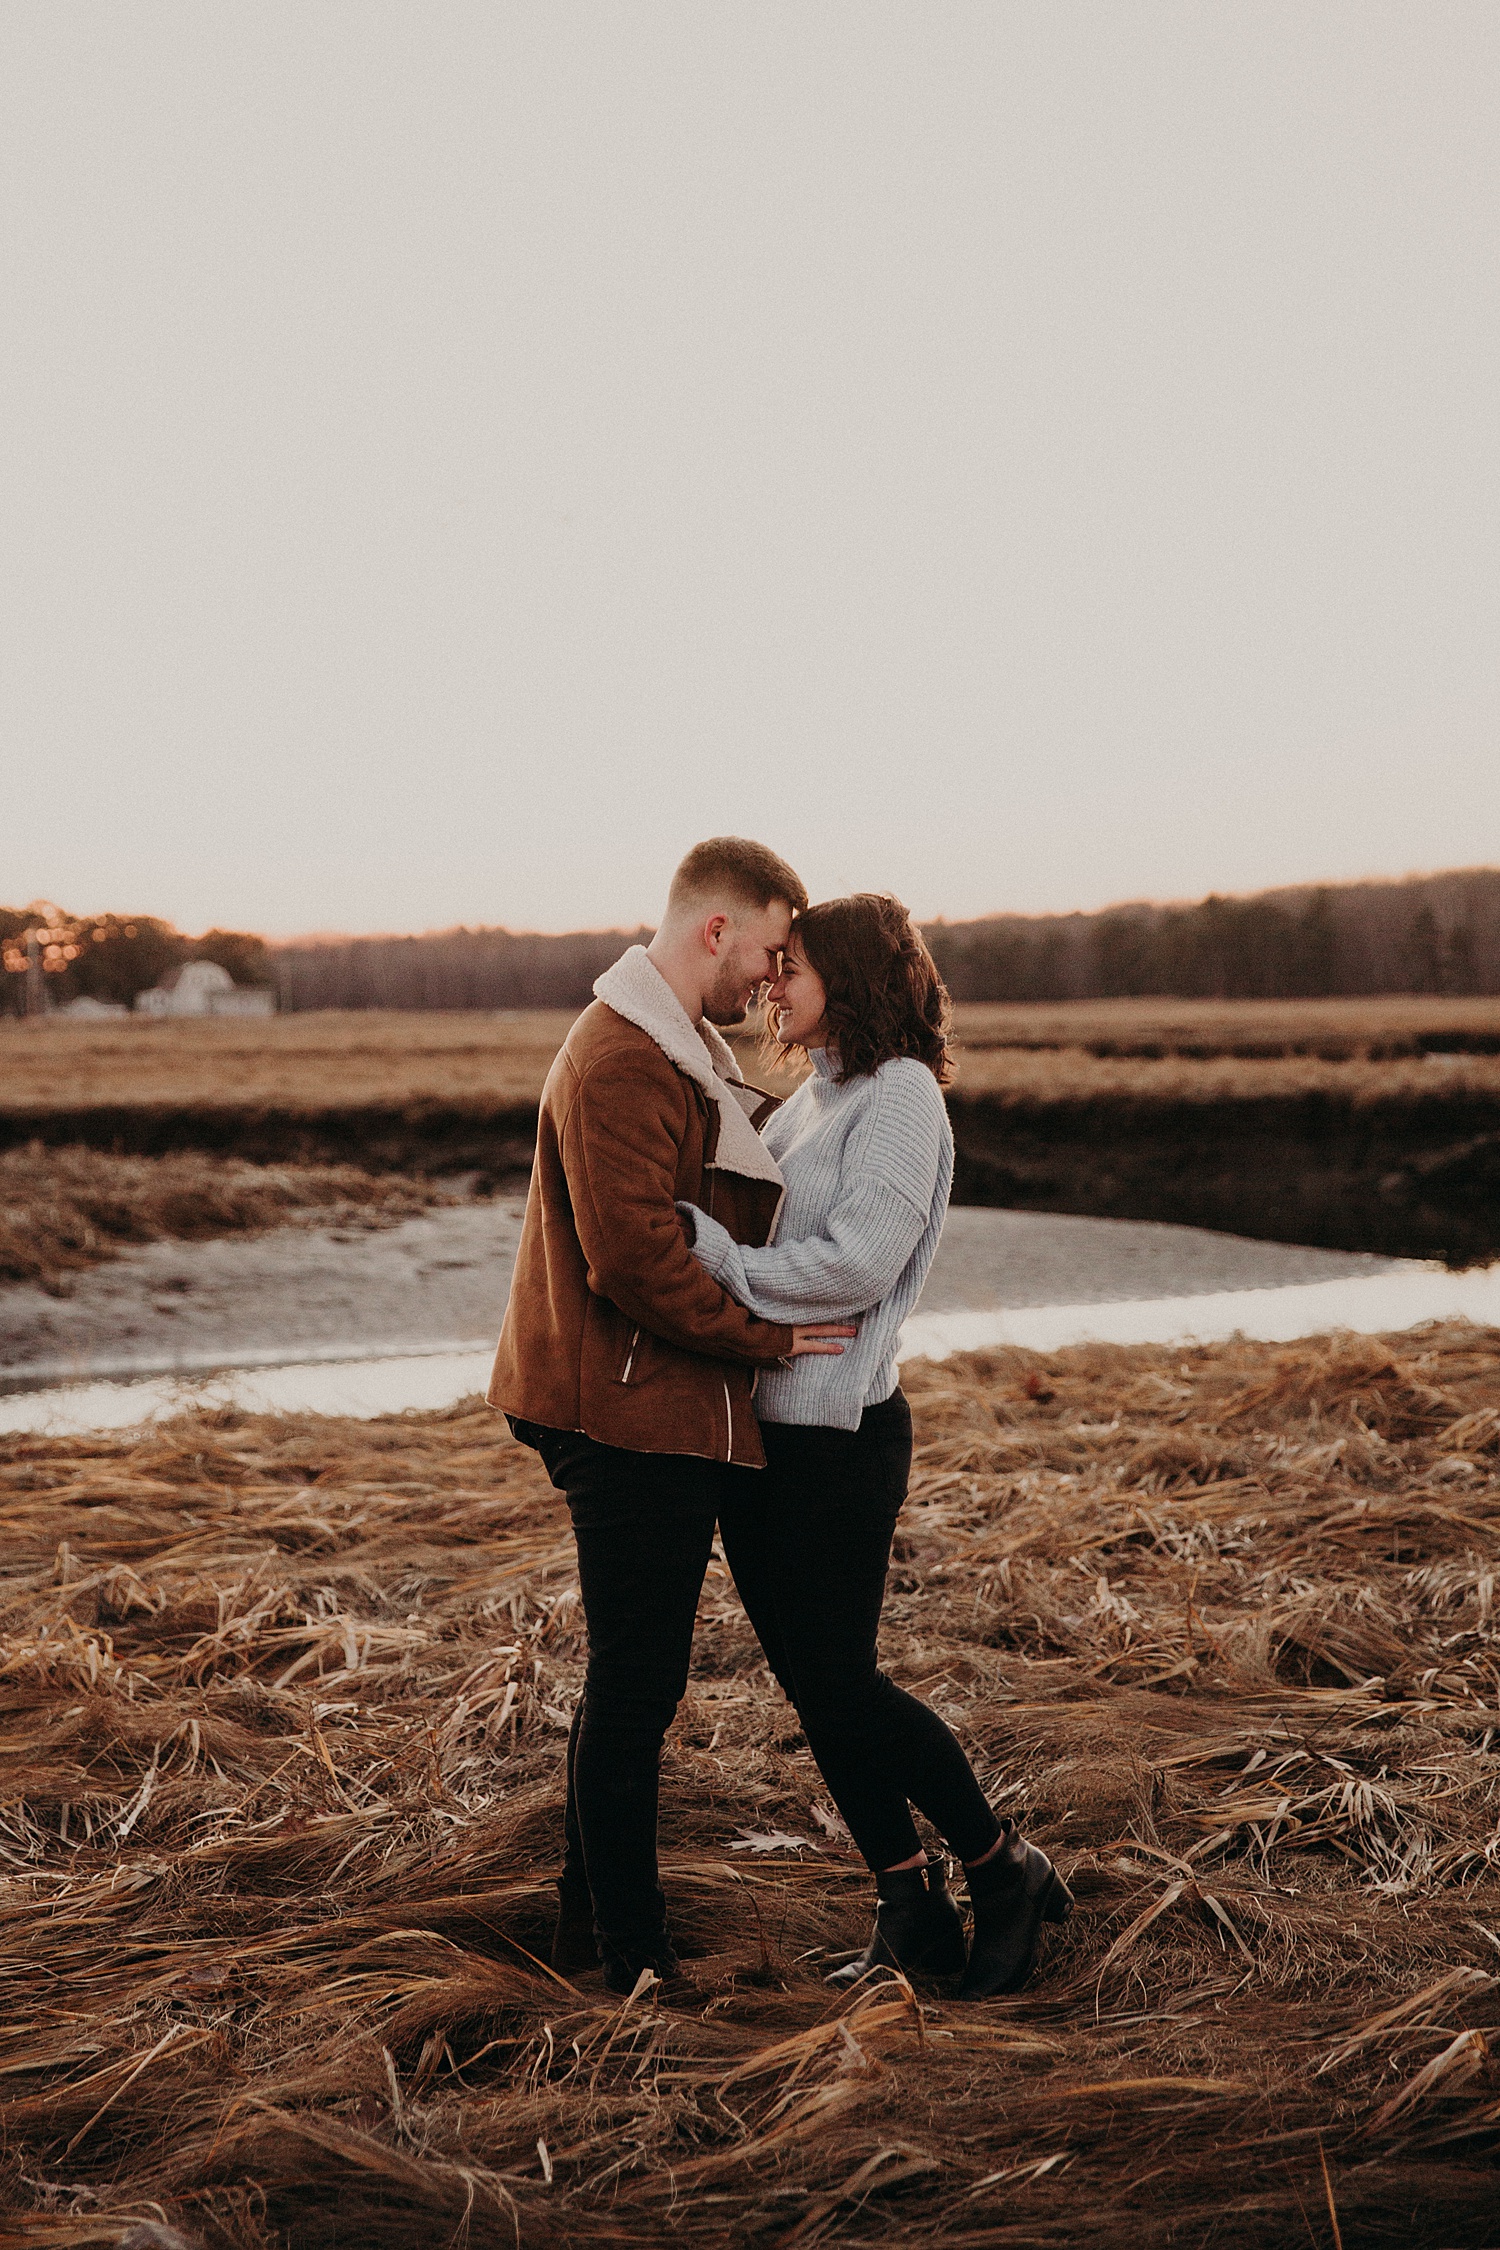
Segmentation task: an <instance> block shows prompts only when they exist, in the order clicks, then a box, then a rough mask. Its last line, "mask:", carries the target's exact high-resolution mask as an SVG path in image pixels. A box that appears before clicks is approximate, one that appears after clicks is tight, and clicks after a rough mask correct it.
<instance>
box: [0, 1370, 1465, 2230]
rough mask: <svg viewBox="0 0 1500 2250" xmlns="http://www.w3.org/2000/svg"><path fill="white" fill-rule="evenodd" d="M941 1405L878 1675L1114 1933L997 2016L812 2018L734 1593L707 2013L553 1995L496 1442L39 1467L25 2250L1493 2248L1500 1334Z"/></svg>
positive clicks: (936, 1995) (699, 1685)
mask: <svg viewBox="0 0 1500 2250" xmlns="http://www.w3.org/2000/svg"><path fill="white" fill-rule="evenodd" d="M907 1379H908V1388H909V1389H910V1390H911V1392H912V1395H913V1402H914V1407H915V1413H916V1422H917V1460H916V1474H915V1480H914V1485H913V1493H912V1499H911V1501H910V1503H909V1505H908V1508H907V1511H906V1513H905V1516H904V1518H903V1522H902V1526H901V1532H900V1536H899V1540H898V1547H897V1555H896V1561H895V1566H894V1570H893V1578H892V1589H891V1599H890V1608H889V1613H888V1620H889V1630H888V1633H887V1635H886V1642H885V1650H886V1660H887V1662H888V1663H889V1664H890V1666H891V1668H892V1669H893V1671H894V1672H895V1674H896V1675H897V1677H899V1678H901V1679H902V1680H904V1681H907V1682H909V1683H911V1684H913V1685H920V1686H921V1687H922V1688H923V1690H924V1692H926V1693H927V1694H928V1695H930V1696H931V1697H933V1698H934V1700H935V1701H936V1703H937V1704H938V1707H939V1708H940V1709H941V1710H942V1711H943V1712H944V1714H945V1715H946V1716H947V1717H948V1718H949V1719H950V1720H951V1722H952V1723H953V1724H954V1725H955V1726H956V1727H957V1728H958V1730H959V1731H960V1733H961V1735H962V1736H963V1739H964V1740H965V1742H966V1744H967V1745H968V1746H969V1748H970V1750H971V1752H972V1754H973V1755H974V1756H975V1758H976V1760H977V1762H978V1764H979V1768H980V1771H981V1773H982V1776H983V1778H984V1781H985V1784H986V1787H987V1788H988V1789H989V1790H990V1791H991V1793H992V1795H993V1797H994V1800H995V1802H996V1803H997V1804H998V1805H1000V1806H1001V1807H1003V1808H1004V1809H1005V1810H1006V1811H1009V1812H1012V1813H1014V1814H1016V1815H1017V1816H1018V1817H1019V1818H1020V1819H1021V1820H1022V1821H1023V1823H1024V1824H1025V1826H1026V1828H1027V1829H1028V1831H1029V1832H1030V1833H1032V1834H1033V1835H1035V1836H1036V1837H1037V1839H1038V1840H1039V1841H1040V1842H1042V1843H1043V1844H1044V1845H1045V1847H1046V1848H1047V1849H1048V1850H1049V1851H1051V1852H1052V1853H1054V1854H1055V1855H1056V1856H1057V1858H1058V1860H1059V1862H1060V1864H1061V1865H1062V1867H1063V1869H1064V1870H1065V1872H1066V1873H1067V1875H1068V1877H1069V1880H1070V1881H1071V1882H1072V1884H1073V1887H1074V1889H1075V1891H1076V1893H1077V1896H1078V1901H1079V1905H1078V1911H1077V1913H1076V1914H1075V1916H1074V1918H1073V1920H1072V1921H1071V1922H1070V1923H1069V1924H1068V1925H1066V1927H1064V1928H1063V1929H1062V1930H1060V1931H1058V1932H1055V1933H1052V1935H1051V1936H1050V1937H1049V1940H1048V1950H1047V1952H1046V1954H1045V1956H1044V1960H1043V1965H1042V1970H1041V1973H1040V1975H1039V1976H1038V1978H1037V1979H1036V1981H1035V1983H1034V1985H1033V1987H1032V1989H1031V1990H1030V1991H1028V1992H1027V1993H1025V1994H1023V1995H1021V1996H1019V1997H1018V1998H1016V1999H1013V2000H1009V2001H1002V2002H994V2003H989V2004H986V2005H981V2006H977V2007H967V2008H964V2007H960V2006H959V2005H958V2004H957V2003H956V2002H955V2001H953V2000H952V1999H951V1997H950V1996H949V1995H948V1994H946V1993H945V1992H943V1991H942V1990H940V1989H929V1988H925V1987H924V1988H922V1989H920V1990H918V1991H916V1992H913V1991H912V1990H910V1989H909V1988H907V1987H906V1986H905V1985H904V1984H902V1983H901V1982H899V1981H897V1980H891V1981H889V1982H885V1983H880V1982H878V1981H877V1982H876V1983H875V1984H874V1985H873V1986H872V1987H870V1988H868V1989H866V1990H865V1991H863V1992H862V1993H860V1994H858V1995H856V1996H855V1997H853V1998H852V1999H851V1998H848V1997H845V1996H834V1995H833V1994H831V1993H830V1992H829V1990H828V1988H827V1987H826V1986H825V1985H824V1984H823V1982H822V1975H823V1972H824V1971H825V1969H826V1968H827V1967H828V1966H829V1965H830V1963H831V1962H832V1961H834V1960H836V1959H837V1958H839V1956H840V1955H841V1953H843V1952H844V1951H845V1950H847V1949H849V1948H851V1947H853V1946H855V1945H856V1944H857V1943H858V1942H860V1940H861V1939H862V1937H863V1935H864V1930H865V1926H866V1914H867V1899H868V1882H867V1879H866V1877H865V1876H864V1873H863V1871H862V1869H861V1868H860V1866H859V1864H858V1862H857V1861H856V1860H855V1859H854V1857H853V1856H852V1854H851V1853H850V1851H849V1849H848V1847H847V1845H846V1844H845V1843H844V1841H843V1840H842V1839H841V1838H840V1836H839V1835H838V1833H837V1828H836V1824H834V1823H832V1822H831V1820H830V1817H829V1814H828V1809H827V1805H826V1799H825V1797H824V1795H823V1792H822V1789H821V1785H820V1782H819V1778H818V1776H817V1773H816V1770H815V1769H814V1767H813V1766H812V1765H811V1763H810V1761H809V1759H808V1757H807V1754H806V1752H805V1750H804V1749H803V1748H802V1746H801V1741H800V1736H799V1733H798V1730H797V1727H796V1724H795V1721H794V1719H793V1718H792V1716H791V1714H790V1712H789V1711H788V1710H787V1709H786V1708H785V1706H783V1705H782V1704H780V1703H779V1701H778V1700H777V1699H776V1698H775V1695H774V1691H773V1690H772V1689H771V1687H770V1686H769V1684H768V1681H767V1678H766V1674H765V1672H764V1669H763V1667H762V1665H761V1663H760V1659H759V1652H758V1649H757V1647H756V1644H755V1642H754V1640H753V1638H752V1636H751V1634H750V1632H749V1628H748V1626H747V1625H746V1623H745V1620H744V1617H743V1614H742V1613H741V1611H740V1609H739V1606H738V1603H737V1601H736V1599H735V1597H734V1595H733V1592H732V1588H731V1587H730V1585H729V1583H728V1581H727V1580H726V1579H725V1577H724V1576H723V1574H722V1572H721V1571H717V1570H716V1572H715V1574H714V1575H713V1576H712V1577H711V1579H710V1583H709V1587H708V1590H707V1593H706V1595H705V1601H704V1608H703V1613H702V1616H701V1620H700V1634H699V1643H698V1651H697V1658H696V1661H695V1667H694V1676H693V1679H692V1682H691V1685H690V1688H689V1693H688V1696H687V1699H686V1702H685V1704H684V1706H683V1709H682V1712H681V1714H680V1716H679V1720H678V1723H677V1725H676V1727H675V1729H674V1731H673V1734H672V1736H671V1738H670V1741H669V1748H668V1756H667V1762H666V1769H665V1781H664V1793H663V1831H664V1839H665V1879H666V1885H667V1890H668V1894H669V1899H670V1902H671V1909H672V1912H673V1915H674V1918H675V1922H676V1925H677V1927H678V1930H679V1932H680V1934H681V1938H682V1941H683V1945H684V1950H685V1953H686V1955H687V1958H688V1966H689V1969H690V1972H691V1976H692V1979H693V1981H694V1985H695V1987H696V1997H690V1998H688V1999H686V2000H685V2001H683V2002H682V2003H681V2004H676V2003H674V2004H672V2005H670V2006H667V2007H662V2006H660V2005H658V2001H657V1997H656V1996H655V1995H654V1994H653V1993H651V1992H649V1991H648V1992H647V1993H645V1994H643V1995H642V1996H641V1997H640V1998H639V1999H638V2000H637V2001H636V2002H634V2003H633V2004H627V2005H624V2006H621V2005H619V2004H617V2003H609V2002H607V2001H606V1998H605V1996H604V1995H603V1993H602V1990H601V1989H600V1986H599V1983H598V1980H597V1978H583V1979H580V1980H579V1981H578V1982H577V1984H576V1985H568V1984H565V1983H563V1982H560V1981H559V1980H558V1979H556V1978H555V1977H553V1976H552V1975H550V1974H549V1973H548V1972H547V1971H546V1970H545V1969H543V1968H541V1967H540V1966H539V1965H538V1959H537V1956H538V1955H539V1954H542V1953H544V1951H545V1946H546V1941H547V1931H548V1908H549V1899H550V1883H551V1877H552V1875H553V1873H554V1871H555V1868H556V1865H557V1853H558V1840H559V1827H560V1816H559V1804H560V1796H561V1786H562V1778H561V1777H562V1762H563V1754H564V1745H565V1739H566V1729H567V1722H568V1714H569V1711H570V1708H571V1706H572V1703H573V1700H574V1698H575V1696H576V1694H577V1691H578V1686H579V1679H580V1668H581V1656H582V1641H581V1630H580V1619H579V1613H578V1607H577V1599H576V1587H575V1582H574V1579H573V1575H572V1572H573V1559H572V1549H571V1542H570V1541H569V1539H568V1536H567V1530H566V1522H565V1517H564V1515H563V1512H562V1510H561V1509H560V1507H559V1505H558V1503H557V1501H556V1498H555V1496H554V1495H553V1494H552V1492H551V1490H550V1487H548V1485H547V1484H546V1482H545V1480H544V1478H543V1477H542V1475H541V1473H540V1470H539V1468H538V1465H537V1463H536V1462H535V1459H534V1457H533V1456H531V1455H530V1454H529V1453H527V1452H525V1451H524V1450H523V1449H521V1448H519V1447H516V1446H514V1445H512V1444H510V1443H509V1442H507V1439H506V1436H505V1432H504V1426H503V1424H502V1423H501V1422H500V1421H499V1419H498V1418H497V1417H495V1416H493V1415H490V1414H487V1413H485V1412H484V1411H483V1410H481V1409H479V1408H478V1406H477V1404H475V1405H474V1406H472V1407H460V1408H458V1409H455V1410H454V1411H453V1412H451V1413H450V1414H447V1415H437V1416H408V1417H404V1418H399V1419H395V1420H391V1421H386V1422H376V1423H341V1422H338V1421H320V1420H317V1419H314V1418H302V1419H298V1418H295V1417H291V1418H272V1419H266V1420H255V1419H249V1418H246V1417H243V1416H240V1415H236V1414H233V1413H224V1414H221V1415H217V1416H202V1417H196V1418H191V1419H188V1420H186V1421H183V1422H181V1423H177V1424H173V1425H168V1426H165V1427H162V1428H159V1429H154V1430H152V1431H150V1432H149V1433H147V1434H146V1435H144V1436H140V1437H136V1438H134V1439H129V1438H114V1437H96V1438H91V1439H88V1440H62V1439H38V1438H24V1439H21V1438H10V1439H6V1440H0V1519H3V1522H4V1526H5V1534H6V1536H5V1540H4V1546H3V1562H0V1576H3V1612H0V1616H3V1624H0V1635H3V1647H0V1680H3V1691H0V1692H3V1698H4V1705H5V1710H6V1736H7V1759H6V1782H5V1790H4V1797H3V1812H0V1822H3V1828H0V1841H3V1847H4V1853H3V1860H0V1971H3V1976H4V1981H5V1988H6V1990H7V1991H8V1992H9V1993H10V1994H11V1995H12V1999H11V2004H10V2005H9V2006H8V2007H7V2009H6V2011H5V2013H4V2017H3V2020H0V2084H3V2088H4V2095H3V2105H0V2115H3V2121H4V2131H5V2148H6V2156H7V2163H6V2166H5V2168H4V2171H3V2173H0V2211H3V2213H4V2219H5V2221H6V2222H8V2228H9V2231H8V2234H7V2239H14V2240H16V2241H17V2242H20V2241H22V2240H25V2241H27V2242H55V2243H57V2244H63V2243H67V2244H70V2245H84V2244H97V2245H100V2246H102V2245H104V2244H106V2243H110V2244H113V2243H116V2242H117V2241H118V2239H119V2236H120V2232H121V2230H122V2228H123V2226H124V2225H125V2223H126V2221H127V2219H128V2218H129V2217H133V2216H139V2217H148V2216H159V2215H161V2214H162V2213H164V2214H165V2215H166V2216H167V2217H168V2218H169V2219H170V2220H171V2221H172V2222H173V2223H174V2224H175V2225H177V2226H179V2227H181V2228H183V2229H184V2230H185V2231H186V2232H187V2233H188V2235H189V2237H190V2238H191V2239H193V2240H194V2241H196V2242H201V2243H203V2244H204V2245H205V2246H206V2250H270V2246H271V2245H273V2244H284V2243H285V2242H287V2241H288V2240H294V2241H295V2242H296V2244H297V2245H298V2250H323V2246H325V2245H326V2246H328V2250H332V2246H333V2245H334V2244H336V2243H337V2244H343V2243H349V2242H353V2241H359V2242H360V2243H361V2244H369V2245H388V2246H390V2250H398V2246H399V2250H406V2246H407V2245H409V2244H411V2243H414V2242H418V2241H423V2242H425V2241H446V2240H448V2239H449V2238H450V2237H451V2236H453V2235H454V2233H455V2230H459V2232H460V2234H461V2238H462V2239H464V2240H465V2241H467V2242H468V2243H469V2244H470V2245H471V2246H472V2250H500V2246H501V2245H504V2246H505V2250H512V2246H513V2245H514V2243H515V2242H516V2241H517V2240H518V2239H519V2240H521V2241H522V2242H524V2243H528V2244H542V2245H557V2246H561V2245H574V2244H589V2243H600V2244H603V2243H605V2242H610V2243H621V2242H639V2243H642V2244H652V2245H654V2244H657V2243H660V2242H662V2241H664V2240H668V2239H670V2240H672V2241H681V2242H683V2243H685V2244H690V2245H691V2244H701V2245H704V2246H707V2245H710V2244H712V2245H718V2244H721V2243H724V2242H729V2241H732V2242H738V2243H768V2244H769V2243H776V2244H793V2243H795V2244H798V2245H804V2244H807V2245H810V2244H813V2243H817V2242H825V2241H826V2242H834V2241H841V2242H848V2243H851V2244H852V2243H859V2244H874V2243H877V2242H890V2241H893V2240H899V2241H901V2242H904V2243H926V2244H931V2245H933V2246H934V2250H944V2246H952V2250H957V2246H959V2245H965V2246H968V2245H975V2244H979V2243H999V2242H1012V2243H1018V2244H1020V2243H1030V2244H1055V2245H1059V2246H1060V2245H1063V2244H1069V2245H1074V2244H1079V2243H1093V2244H1098V2245H1100V2246H1101V2250H1103V2246H1104V2245H1108V2246H1109V2250H1145V2246H1146V2245H1148V2244H1150V2245H1156V2244H1160V2243H1161V2242H1163V2241H1164V2240H1167V2239H1169V2238H1170V2239H1171V2240H1174V2241H1177V2242H1181V2243H1191V2244H1195V2245H1201V2244H1204V2243H1207V2242H1210V2241H1211V2242H1212V2243H1214V2244H1215V2245H1217V2246H1220V2250H1251V2246H1257V2250H1258V2246H1262V2245H1265V2244H1267V2243H1269V2242H1277V2243H1280V2242H1294V2241H1300V2240H1303V2239H1311V2240H1316V2241H1319V2242H1322V2241H1325V2240H1326V2241H1332V2240H1333V2239H1334V2234H1333V2231H1332V2229H1333V2224H1334V2221H1333V2219H1332V2218H1331V2217H1330V2210H1331V2211H1332V2212H1333V2213H1336V2217H1337V2225H1338V2227H1339V2229H1340V2230H1341V2235H1342V2240H1343V2242H1344V2243H1345V2245H1346V2246H1347V2250H1377V2246H1379V2250H1387V2246H1388V2250H1396V2246H1397V2245H1399V2246H1400V2250H1469V2246H1473V2250H1479V2246H1480V2245H1489V2244H1492V2243H1493V2240H1494V2232H1493V2228H1494V2208H1495V2202H1494V2198H1495V2180H1496V2174H1495V2155H1496V2149H1497V2141H1500V2059H1497V2057H1500V2036H1497V2035H1500V1981H1497V1979H1500V1940H1497V1937H1496V1934H1495V1933H1496V1932H1497V1930H1500V1869H1497V1860H1500V1846H1497V1835H1500V1830H1497V1816H1500V1790H1497V1768H1496V1761H1495V1756H1494V1749H1493V1745H1494V1740H1495V1736H1496V1725H1497V1722H1496V1699H1497V1692H1500V1620H1497V1615H1496V1611H1495V1604H1494V1599H1493V1592H1494V1587H1493V1580H1494V1552H1495V1540H1496V1536H1497V1533H1500V1453H1497V1443H1500V1410H1497V1406H1496V1400H1497V1397H1500V1334H1496V1333H1492V1332H1486V1331H1482V1330H1475V1329H1471V1328H1465V1327H1462V1326H1458V1327H1454V1328H1449V1329H1437V1330H1429V1331H1426V1332H1419V1333H1418V1334H1416V1335H1410V1336H1403V1337H1401V1338H1399V1339H1394V1340H1386V1341H1381V1340H1378V1339H1370V1338H1361V1339H1344V1340H1342V1341H1333V1342H1315V1343H1306V1344H1301V1345H1296V1346H1291V1347H1287V1346H1280V1347H1278V1346H1267V1345H1250V1344H1244V1343H1240V1344H1235V1345H1228V1346H1223V1347H1219V1348H1214V1349H1198V1350H1192V1351H1182V1350H1177V1351H1171V1352H1168V1351H1162V1350H1157V1349H1150V1348H1137V1349H1133V1350H1124V1349H1118V1348H1115V1349H1111V1348H1107V1347H1093V1348H1088V1349H1080V1350H1074V1351H1070V1352H1063V1353H1058V1354H1055V1355H1051V1356H1048V1357H1045V1358H1042V1357H1037V1356H1034V1355H1031V1354H1026V1353H1021V1352H1005V1353H997V1354H992V1355H976V1356H975V1357H973V1358H970V1359H968V1360H957V1361H953V1362H950V1363H948V1364H947V1365H945V1366H943V1367H941V1368H932V1367H917V1368H914V1369H911V1370H909V1371H908V1378H907ZM1325 2162H1326V2167H1327V2184H1326V2186H1325V2179H1324V2164H1325ZM0 2223H3V2222H0ZM288 2229H290V2230H291V2231H290V2233H288V2231H287V2230H288Z"/></svg>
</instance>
